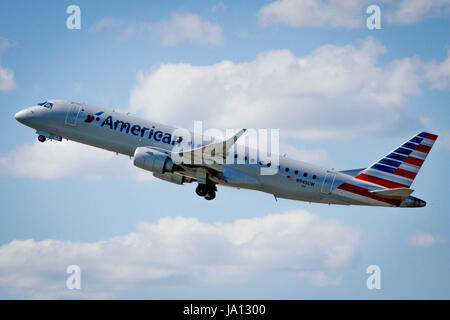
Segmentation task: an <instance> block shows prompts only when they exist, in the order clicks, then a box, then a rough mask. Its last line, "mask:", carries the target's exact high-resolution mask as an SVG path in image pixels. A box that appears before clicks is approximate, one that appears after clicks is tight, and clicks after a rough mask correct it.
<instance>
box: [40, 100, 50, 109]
mask: <svg viewBox="0 0 450 320" xmlns="http://www.w3.org/2000/svg"><path fill="white" fill-rule="evenodd" d="M37 105H38V106H43V107H46V108H48V109H51V108H52V107H53V103H51V102H47V101H45V102H41V103H38V104H37Z"/></svg>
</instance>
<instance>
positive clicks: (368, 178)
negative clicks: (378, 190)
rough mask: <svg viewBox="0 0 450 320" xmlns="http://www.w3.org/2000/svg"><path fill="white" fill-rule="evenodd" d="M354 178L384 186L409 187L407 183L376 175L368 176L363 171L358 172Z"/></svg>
mask: <svg viewBox="0 0 450 320" xmlns="http://www.w3.org/2000/svg"><path fill="white" fill-rule="evenodd" d="M355 178H356V179H359V180H364V181H368V182H372V183H375V184H378V185H380V186H383V187H386V188H409V185H406V184H401V183H398V182H394V181H390V180H386V179H383V178H377V177H374V176H370V175H368V174H365V173H360V174H359V175H357V176H356V177H355Z"/></svg>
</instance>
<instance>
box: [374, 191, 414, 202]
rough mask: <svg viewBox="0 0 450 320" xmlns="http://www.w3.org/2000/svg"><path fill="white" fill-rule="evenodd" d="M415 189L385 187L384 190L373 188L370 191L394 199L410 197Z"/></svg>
mask: <svg viewBox="0 0 450 320" xmlns="http://www.w3.org/2000/svg"><path fill="white" fill-rule="evenodd" d="M413 192H414V190H412V189H409V188H394V189H383V190H373V191H370V193H374V194H376V195H377V196H380V197H383V198H386V199H393V200H404V199H406V198H408V197H409V195H410V194H411V193H413Z"/></svg>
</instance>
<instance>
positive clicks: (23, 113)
mask: <svg viewBox="0 0 450 320" xmlns="http://www.w3.org/2000/svg"><path fill="white" fill-rule="evenodd" d="M14 118H16V120H17V121H19V122H22V121H23V120H24V119H25V118H26V111H25V110H20V111H19V112H17V113H16V114H15V115H14Z"/></svg>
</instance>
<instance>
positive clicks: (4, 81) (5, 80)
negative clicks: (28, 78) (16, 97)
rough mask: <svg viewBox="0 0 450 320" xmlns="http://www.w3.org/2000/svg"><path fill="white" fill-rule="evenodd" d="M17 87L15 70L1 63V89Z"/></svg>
mask: <svg viewBox="0 0 450 320" xmlns="http://www.w3.org/2000/svg"><path fill="white" fill-rule="evenodd" d="M15 87H16V84H15V82H14V72H13V71H12V70H10V69H8V68H6V67H3V66H1V65H0V91H10V90H13V89H14V88H15Z"/></svg>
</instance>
